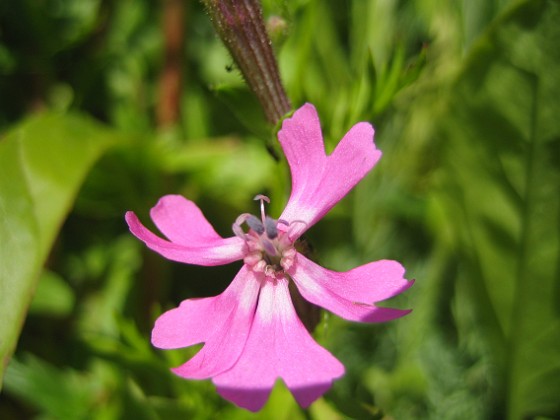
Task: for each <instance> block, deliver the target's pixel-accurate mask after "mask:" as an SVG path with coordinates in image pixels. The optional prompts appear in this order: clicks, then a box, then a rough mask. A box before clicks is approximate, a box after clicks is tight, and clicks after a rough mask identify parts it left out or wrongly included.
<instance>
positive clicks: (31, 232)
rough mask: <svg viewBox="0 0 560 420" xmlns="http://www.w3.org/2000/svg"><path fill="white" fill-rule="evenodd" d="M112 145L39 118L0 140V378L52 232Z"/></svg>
mask: <svg viewBox="0 0 560 420" xmlns="http://www.w3.org/2000/svg"><path fill="white" fill-rule="evenodd" d="M115 140H116V138H115V135H114V134H113V133H111V132H110V131H109V130H107V129H104V128H102V127H101V126H99V125H98V124H96V123H94V122H92V121H90V120H88V119H86V118H84V117H81V116H75V115H52V114H45V115H39V116H34V117H32V118H30V119H29V120H27V121H25V122H24V123H23V124H21V125H20V126H18V127H16V128H14V129H13V130H11V131H10V132H9V133H8V134H7V136H6V137H5V138H4V139H2V141H0V238H1V240H0V337H1V339H0V358H1V360H2V362H1V363H0V378H1V377H2V376H3V371H4V369H5V367H6V365H7V363H8V361H9V358H10V356H11V354H12V352H13V350H14V347H15V344H16V341H17V339H18V335H19V332H20V329H21V326H22V324H23V321H24V319H25V315H26V312H27V308H28V306H29V303H30V301H31V299H32V297H33V293H34V290H35V287H36V282H37V280H38V278H39V274H40V272H41V268H42V265H43V263H44V262H45V259H46V258H47V256H48V254H49V251H50V248H51V246H52V244H53V241H54V239H55V237H56V235H57V232H58V230H59V229H60V226H61V224H62V222H63V221H64V218H65V216H66V214H67V213H68V211H69V210H70V208H71V206H72V203H73V200H74V198H75V196H76V194H77V192H78V189H79V187H80V185H81V183H82V181H83V180H84V177H85V176H86V174H87V173H88V171H89V170H90V168H91V167H92V165H93V164H94V162H95V161H96V160H97V159H98V158H99V156H100V155H101V154H102V153H103V152H104V151H105V150H107V148H108V147H109V146H110V145H111V144H113V143H114V142H115Z"/></svg>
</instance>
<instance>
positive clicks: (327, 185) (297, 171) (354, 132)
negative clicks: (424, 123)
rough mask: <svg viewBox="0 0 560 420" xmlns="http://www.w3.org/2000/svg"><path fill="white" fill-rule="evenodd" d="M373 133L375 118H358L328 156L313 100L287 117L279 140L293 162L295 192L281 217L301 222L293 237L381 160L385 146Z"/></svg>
mask: <svg viewBox="0 0 560 420" xmlns="http://www.w3.org/2000/svg"><path fill="white" fill-rule="evenodd" d="M373 135H374V130H373V127H372V126H371V124H369V123H365V122H362V123H358V124H356V125H354V126H353V127H352V128H351V129H350V131H348V133H346V135H345V136H344V137H343V139H342V140H341V141H340V143H339V144H338V146H337V147H336V148H335V150H334V151H333V152H332V154H330V155H329V156H327V155H326V153H325V147H324V143H323V136H322V134H321V126H320V123H319V117H318V116H317V111H316V110H315V107H313V105H311V104H305V105H303V106H302V107H301V108H300V109H298V110H297V111H296V112H295V113H294V114H293V116H292V117H291V118H288V119H286V120H284V122H283V124H282V129H281V130H280V131H279V132H278V140H279V141H280V144H281V145H282V148H283V150H284V153H285V154H286V158H287V160H288V164H289V165H290V170H291V174H292V193H291V195H290V199H289V201H288V204H287V206H286V208H285V209H284V212H283V213H282V215H281V216H280V219H283V220H286V221H288V222H294V221H301V222H303V223H298V224H295V225H294V226H293V227H292V230H291V236H292V237H294V238H295V237H299V236H300V235H301V234H302V233H303V232H305V231H306V230H307V229H308V228H309V227H311V226H312V225H313V224H315V223H316V222H317V221H318V220H319V219H320V218H321V217H323V216H324V215H325V214H326V213H327V212H328V211H329V210H330V209H331V208H332V207H333V206H334V205H335V204H336V203H338V202H339V201H340V200H341V199H342V198H343V197H344V196H345V195H346V194H348V192H349V191H350V190H351V189H352V188H354V186H356V184H357V183H358V182H360V180H361V179H362V178H363V177H364V176H365V175H366V174H367V173H368V172H369V171H370V170H371V169H372V168H373V166H374V165H375V164H376V163H377V161H378V160H379V159H380V157H381V151H379V150H377V149H376V148H375V144H374V142H373Z"/></svg>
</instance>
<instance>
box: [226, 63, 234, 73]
mask: <svg viewBox="0 0 560 420" xmlns="http://www.w3.org/2000/svg"><path fill="white" fill-rule="evenodd" d="M226 71H227V72H228V73H231V72H232V71H233V64H228V65H226Z"/></svg>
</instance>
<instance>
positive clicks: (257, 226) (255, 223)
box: [245, 214, 268, 235]
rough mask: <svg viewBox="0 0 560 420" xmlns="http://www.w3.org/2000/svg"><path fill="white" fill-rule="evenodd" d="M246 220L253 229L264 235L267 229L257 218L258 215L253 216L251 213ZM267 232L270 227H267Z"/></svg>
mask: <svg viewBox="0 0 560 420" xmlns="http://www.w3.org/2000/svg"><path fill="white" fill-rule="evenodd" d="M245 222H246V223H247V225H248V226H249V227H250V228H251V229H253V230H254V231H255V232H257V234H259V235H262V234H263V233H264V230H265V229H264V226H263V224H262V223H261V221H260V220H259V219H258V218H257V216H253V215H252V214H251V215H250V216H249V217H247V220H246V221H245ZM267 232H268V228H267Z"/></svg>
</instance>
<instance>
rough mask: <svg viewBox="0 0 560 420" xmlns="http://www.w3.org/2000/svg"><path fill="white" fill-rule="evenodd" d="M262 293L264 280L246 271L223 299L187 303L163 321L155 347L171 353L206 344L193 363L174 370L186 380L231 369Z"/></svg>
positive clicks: (157, 327)
mask: <svg viewBox="0 0 560 420" xmlns="http://www.w3.org/2000/svg"><path fill="white" fill-rule="evenodd" d="M259 289H260V280H259V279H257V278H256V276H255V274H254V273H253V272H252V271H250V270H249V269H247V268H246V267H242V268H241V270H240V271H239V273H238V274H237V276H236V277H235V279H234V280H233V282H232V283H231V284H230V286H229V287H228V288H227V289H226V290H225V291H224V292H223V293H222V294H221V295H218V296H216V297H212V298H205V299H189V300H186V301H183V302H182V303H181V306H179V307H178V308H176V309H172V310H170V311H168V312H166V313H164V314H163V315H162V316H161V317H159V318H158V320H157V321H156V325H155V327H154V329H153V331H152V344H154V346H156V347H160V348H165V349H170V348H180V347H187V346H191V345H193V344H197V343H202V342H204V343H205V344H204V347H202V349H201V350H200V351H199V352H198V353H197V354H196V355H195V356H194V357H193V358H192V359H190V360H189V361H188V362H186V363H185V364H183V365H181V366H179V367H177V368H174V369H172V371H173V372H174V373H176V374H177V375H179V376H182V377H184V378H189V379H204V378H210V377H212V376H214V375H216V374H218V373H220V372H223V371H225V370H227V369H229V368H230V367H231V366H232V365H233V364H234V363H235V361H236V360H237V359H238V357H239V355H240V353H241V352H242V350H243V347H244V345H245V341H246V340H247V336H248V334H249V330H250V328H251V324H252V322H253V316H254V314H255V308H256V305H257V296H258V292H259Z"/></svg>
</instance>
